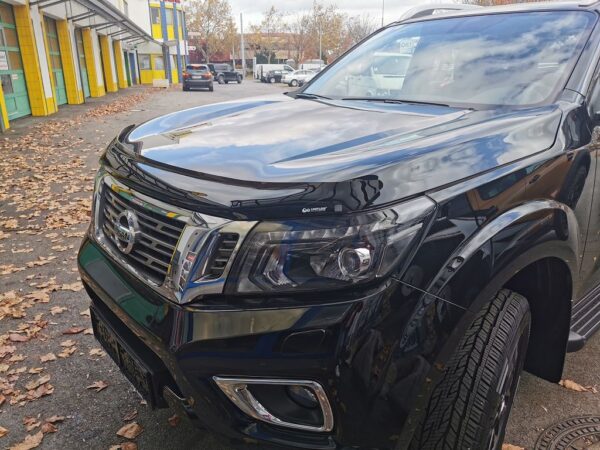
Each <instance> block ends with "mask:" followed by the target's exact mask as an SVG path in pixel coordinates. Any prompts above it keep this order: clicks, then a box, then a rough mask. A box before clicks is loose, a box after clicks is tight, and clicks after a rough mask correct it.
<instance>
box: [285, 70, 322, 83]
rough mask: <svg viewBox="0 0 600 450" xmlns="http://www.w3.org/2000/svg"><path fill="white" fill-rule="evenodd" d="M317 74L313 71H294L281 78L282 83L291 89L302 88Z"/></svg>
mask: <svg viewBox="0 0 600 450" xmlns="http://www.w3.org/2000/svg"><path fill="white" fill-rule="evenodd" d="M316 74H317V73H316V72H314V71H312V70H294V71H293V72H286V73H285V74H284V75H283V77H282V78H281V82H282V83H285V84H287V85H288V86H290V87H297V86H302V85H303V84H304V83H306V82H307V81H310V80H312V79H313V77H314V76H315V75H316Z"/></svg>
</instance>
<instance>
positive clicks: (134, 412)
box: [123, 409, 138, 422]
mask: <svg viewBox="0 0 600 450" xmlns="http://www.w3.org/2000/svg"><path fill="white" fill-rule="evenodd" d="M137 415H138V412H137V409H133V410H131V411H129V412H128V413H127V414H125V415H124V416H123V421H124V422H129V421H130V420H133V419H135V418H136V417H137Z"/></svg>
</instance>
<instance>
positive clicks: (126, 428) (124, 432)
mask: <svg viewBox="0 0 600 450" xmlns="http://www.w3.org/2000/svg"><path fill="white" fill-rule="evenodd" d="M143 430H144V429H143V428H142V427H141V426H140V425H139V424H138V423H137V422H131V423H128V424H127V425H123V426H122V427H121V428H120V429H119V431H117V436H121V437H123V438H125V439H135V438H136V437H138V436H139V435H140V433H141V432H142V431H143Z"/></svg>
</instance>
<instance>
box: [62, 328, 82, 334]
mask: <svg viewBox="0 0 600 450" xmlns="http://www.w3.org/2000/svg"><path fill="white" fill-rule="evenodd" d="M82 331H85V328H82V327H71V328H68V329H66V330H65V331H63V332H62V334H79V333H81V332H82Z"/></svg>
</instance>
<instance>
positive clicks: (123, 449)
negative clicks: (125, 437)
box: [108, 442, 138, 450]
mask: <svg viewBox="0 0 600 450" xmlns="http://www.w3.org/2000/svg"><path fill="white" fill-rule="evenodd" d="M137 448H138V446H137V444H136V443H135V442H123V443H122V444H117V445H111V446H110V447H109V448H108V450H137Z"/></svg>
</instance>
